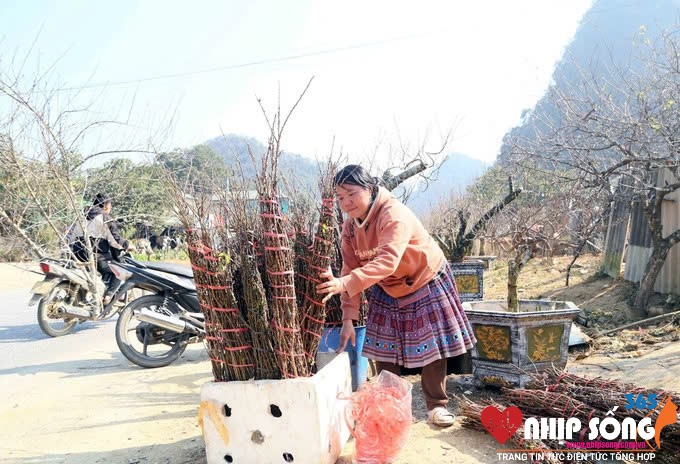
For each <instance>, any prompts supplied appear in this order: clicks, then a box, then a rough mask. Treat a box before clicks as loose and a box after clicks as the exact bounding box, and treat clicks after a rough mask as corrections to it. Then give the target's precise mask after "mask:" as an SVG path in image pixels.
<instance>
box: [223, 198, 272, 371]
mask: <svg viewBox="0 0 680 464" xmlns="http://www.w3.org/2000/svg"><path fill="white" fill-rule="evenodd" d="M221 204H222V205H224V216H225V217H226V218H228V223H229V227H224V228H222V230H223V231H230V232H231V233H233V235H235V238H234V237H224V240H225V241H229V242H231V243H233V244H234V245H233V246H234V250H235V252H236V259H235V262H236V264H237V267H238V281H236V282H234V287H235V288H237V292H236V295H235V296H236V298H237V300H238V301H239V302H240V303H241V304H240V306H241V307H242V308H243V310H242V313H243V314H245V317H246V320H247V326H248V329H249V332H250V337H251V340H252V344H253V357H254V362H255V378H256V379H278V378H280V377H281V372H280V370H279V366H278V362H277V357H276V351H275V349H274V342H273V340H272V332H271V325H270V321H271V312H270V311H269V304H268V302H267V292H266V291H265V288H264V285H263V283H262V275H261V274H260V271H259V269H258V257H257V250H256V248H255V247H256V243H255V237H257V236H259V235H261V231H260V223H259V221H256V220H253V217H252V215H251V214H250V213H251V211H249V210H248V209H249V205H248V194H247V192H243V191H241V192H229V193H227V194H226V195H225V198H224V199H223V200H222V201H221Z"/></svg>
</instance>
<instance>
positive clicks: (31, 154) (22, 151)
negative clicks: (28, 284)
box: [0, 56, 144, 291]
mask: <svg viewBox="0 0 680 464" xmlns="http://www.w3.org/2000/svg"><path fill="white" fill-rule="evenodd" d="M28 58H29V57H28V56H26V57H25V58H24V60H23V61H22V62H20V63H18V64H17V63H15V62H14V61H12V60H9V61H5V62H3V67H2V69H0V99H1V100H2V106H1V107H0V108H1V110H0V165H1V166H2V168H1V169H0V175H1V176H2V177H3V178H4V179H9V180H10V181H9V182H7V183H5V184H4V185H3V189H2V192H1V193H0V198H1V199H2V205H0V208H1V209H2V211H0V222H1V223H3V224H4V226H5V227H6V228H9V229H11V230H12V231H13V232H14V233H15V234H16V235H17V236H19V237H21V238H22V239H23V240H24V241H25V242H26V243H27V244H28V245H29V247H30V249H31V250H32V254H33V255H35V256H37V257H43V256H45V255H47V254H54V253H58V252H59V251H61V252H62V253H66V254H71V250H70V249H69V247H68V246H67V242H68V240H67V236H68V232H69V230H71V229H72V227H74V226H78V227H79V228H80V230H82V231H83V234H84V236H85V241H84V244H85V246H86V247H88V248H89V251H90V253H89V255H90V260H91V261H90V264H91V266H90V267H89V273H88V283H89V285H90V287H91V290H93V291H94V290H95V287H96V281H97V272H96V266H94V261H93V260H94V254H93V253H92V250H91V244H90V240H89V237H88V232H87V227H86V222H85V217H84V215H83V207H84V204H83V197H84V194H85V192H86V191H87V189H88V185H89V184H90V182H91V179H90V178H89V174H88V172H87V169H86V166H87V164H86V163H87V162H88V161H90V160H94V159H96V158H97V157H100V156H104V155H111V154H122V153H132V152H139V151H144V150H139V149H134V148H132V147H128V148H124V147H123V146H121V145H120V144H115V145H113V144H112V145H109V146H108V147H107V146H105V145H104V143H98V144H94V145H91V144H89V143H86V141H87V140H96V139H98V138H100V139H101V133H102V131H106V130H108V129H109V128H111V127H122V126H125V124H124V123H122V124H121V123H119V122H116V121H114V120H105V119H101V118H100V117H99V116H98V115H97V114H95V112H94V111H93V103H92V102H90V103H87V104H81V103H79V101H81V99H79V98H76V97H74V95H71V94H64V93H62V92H61V91H60V89H59V88H55V87H53V86H52V84H51V77H52V76H51V74H50V70H51V69H52V67H48V69H47V71H45V72H43V71H41V70H39V69H38V70H36V72H35V73H33V74H32V76H33V78H32V79H31V80H27V79H26V77H25V76H26V74H27V73H26V71H25V70H24V69H23V66H24V64H25V62H26V60H28ZM107 134H108V135H110V132H109V133H107ZM121 143H123V142H121Z"/></svg>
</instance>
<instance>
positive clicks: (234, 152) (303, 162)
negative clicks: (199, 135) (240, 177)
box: [205, 134, 319, 191]
mask: <svg viewBox="0 0 680 464" xmlns="http://www.w3.org/2000/svg"><path fill="white" fill-rule="evenodd" d="M205 144H206V145H208V146H209V147H210V148H212V149H213V150H214V151H215V153H217V154H218V155H220V156H222V157H223V158H224V160H225V161H226V163H227V164H228V165H229V166H231V167H233V168H236V167H237V166H239V164H240V166H241V169H243V174H244V177H245V178H247V179H253V178H255V172H256V170H255V165H253V160H252V158H251V156H250V153H249V151H248V147H249V146H250V150H251V151H252V153H253V155H255V157H256V163H257V169H258V170H259V169H260V163H261V162H262V155H263V154H264V153H265V152H266V150H267V147H266V146H265V145H264V144H263V143H262V142H260V141H259V140H257V139H255V138H253V137H246V136H242V135H236V134H227V135H225V136H224V137H222V136H220V137H215V138H213V139H210V140H208V141H207V142H205ZM279 172H280V173H281V176H282V177H283V178H286V179H295V181H294V185H293V187H294V188H300V187H302V188H305V189H311V191H316V190H317V186H316V185H317V180H318V173H319V168H318V166H317V163H316V162H315V161H313V160H310V159H308V158H305V157H303V156H302V155H299V154H297V153H289V152H286V151H284V152H283V153H282V154H281V158H280V160H279ZM284 187H285V186H284Z"/></svg>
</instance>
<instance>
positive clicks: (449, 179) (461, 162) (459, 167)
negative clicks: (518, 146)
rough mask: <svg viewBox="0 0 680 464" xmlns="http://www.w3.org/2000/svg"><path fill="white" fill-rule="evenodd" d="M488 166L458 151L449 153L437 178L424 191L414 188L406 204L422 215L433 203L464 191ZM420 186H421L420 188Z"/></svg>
mask: <svg viewBox="0 0 680 464" xmlns="http://www.w3.org/2000/svg"><path fill="white" fill-rule="evenodd" d="M488 167H489V164H487V163H485V162H484V161H480V160H478V159H474V158H469V157H467V156H465V155H463V154H460V153H456V154H453V155H450V156H449V157H448V158H447V159H446V161H444V163H443V164H442V165H441V168H440V169H439V173H438V175H437V180H435V181H434V182H430V183H429V185H427V189H426V190H424V191H422V190H416V192H415V193H414V194H413V195H412V196H411V198H410V199H409V200H408V202H407V204H408V206H409V207H410V208H411V209H412V210H413V211H414V212H415V213H416V214H418V215H420V216H421V217H422V215H424V214H425V213H427V212H428V211H429V210H430V209H431V208H432V207H433V206H434V205H436V204H437V203H439V202H440V201H442V200H445V199H446V198H448V197H449V196H451V195H452V194H456V193H463V192H465V187H467V186H468V185H470V184H472V183H473V182H474V181H475V179H476V178H477V177H479V176H481V175H482V174H484V171H486V169H487V168H488ZM422 188H423V187H422V186H421V187H420V189H422Z"/></svg>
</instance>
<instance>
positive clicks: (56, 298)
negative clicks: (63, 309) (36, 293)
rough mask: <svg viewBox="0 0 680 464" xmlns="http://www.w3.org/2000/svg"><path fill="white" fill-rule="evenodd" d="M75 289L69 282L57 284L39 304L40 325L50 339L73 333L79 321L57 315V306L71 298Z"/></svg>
mask: <svg viewBox="0 0 680 464" xmlns="http://www.w3.org/2000/svg"><path fill="white" fill-rule="evenodd" d="M72 291H73V289H72V288H71V286H70V285H69V283H68V282H62V283H60V284H57V286H56V287H54V288H53V289H52V290H51V291H50V293H48V294H47V296H45V297H44V298H42V299H41V300H40V303H39V304H38V325H39V326H40V329H41V330H42V331H43V332H45V334H47V335H49V336H50V337H61V336H62V335H67V334H70V333H71V332H73V331H74V330H75V328H76V324H78V319H73V318H70V317H64V316H62V315H60V314H58V313H57V305H58V304H59V303H61V302H63V301H65V300H67V299H68V298H69V296H70V295H71V292H72Z"/></svg>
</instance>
